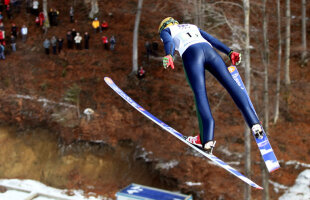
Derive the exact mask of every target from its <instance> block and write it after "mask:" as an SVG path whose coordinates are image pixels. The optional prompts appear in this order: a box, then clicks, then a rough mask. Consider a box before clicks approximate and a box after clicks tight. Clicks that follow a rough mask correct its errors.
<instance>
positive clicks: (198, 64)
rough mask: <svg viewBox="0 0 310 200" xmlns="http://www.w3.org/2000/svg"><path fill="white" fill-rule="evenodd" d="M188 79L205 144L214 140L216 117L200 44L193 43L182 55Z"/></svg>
mask: <svg viewBox="0 0 310 200" xmlns="http://www.w3.org/2000/svg"><path fill="white" fill-rule="evenodd" d="M182 59H183V65H184V70H185V74H186V78H187V81H188V83H189V85H190V86H191V88H192V90H193V93H194V98H195V104H196V108H197V115H198V120H199V128H200V139H201V143H202V144H203V145H204V144H205V143H206V142H208V141H210V140H213V137H214V119H213V116H212V113H211V110H210V106H209V101H208V98H207V91H206V85H205V68H204V62H205V58H204V53H203V50H202V48H201V47H200V45H199V44H196V45H192V46H191V47H189V48H188V49H187V50H186V51H185V52H184V53H183V55H182Z"/></svg>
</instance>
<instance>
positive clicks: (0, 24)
mask: <svg viewBox="0 0 310 200" xmlns="http://www.w3.org/2000/svg"><path fill="white" fill-rule="evenodd" d="M0 31H4V25H3V22H0Z"/></svg>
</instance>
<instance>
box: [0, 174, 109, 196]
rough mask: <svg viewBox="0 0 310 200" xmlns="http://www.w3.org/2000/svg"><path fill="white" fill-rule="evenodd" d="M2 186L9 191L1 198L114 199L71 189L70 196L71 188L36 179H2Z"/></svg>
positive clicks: (0, 180)
mask: <svg viewBox="0 0 310 200" xmlns="http://www.w3.org/2000/svg"><path fill="white" fill-rule="evenodd" d="M0 186H2V187H5V188H7V191H5V192H3V193H0V199H1V200H12V199H26V198H30V197H35V196H36V195H38V196H37V197H36V198H35V199H36V200H45V199H62V200H99V199H100V200H112V199H111V198H107V197H103V196H96V195H95V194H92V193H87V197H85V196H84V192H83V191H82V190H70V196H69V195H68V194H67V193H68V192H69V190H61V189H57V188H53V187H49V186H46V185H44V184H43V183H40V182H38V181H34V180H19V179H0Z"/></svg>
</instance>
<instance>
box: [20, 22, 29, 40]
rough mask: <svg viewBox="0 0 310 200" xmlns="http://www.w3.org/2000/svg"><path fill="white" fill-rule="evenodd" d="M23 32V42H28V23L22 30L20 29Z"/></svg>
mask: <svg viewBox="0 0 310 200" xmlns="http://www.w3.org/2000/svg"><path fill="white" fill-rule="evenodd" d="M20 32H21V34H22V40H23V42H26V40H27V35H28V28H27V27H26V25H23V26H22V28H21V30H20Z"/></svg>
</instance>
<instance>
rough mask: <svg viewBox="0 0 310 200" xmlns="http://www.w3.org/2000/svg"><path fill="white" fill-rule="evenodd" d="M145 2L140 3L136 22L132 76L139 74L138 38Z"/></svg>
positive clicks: (140, 1)
mask: <svg viewBox="0 0 310 200" xmlns="http://www.w3.org/2000/svg"><path fill="white" fill-rule="evenodd" d="M142 4H143V0H139V1H138V8H137V14H136V20H135V27H134V31H133V44H132V71H131V74H130V75H135V74H137V72H138V36H139V24H140V18H141V11H142Z"/></svg>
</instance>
